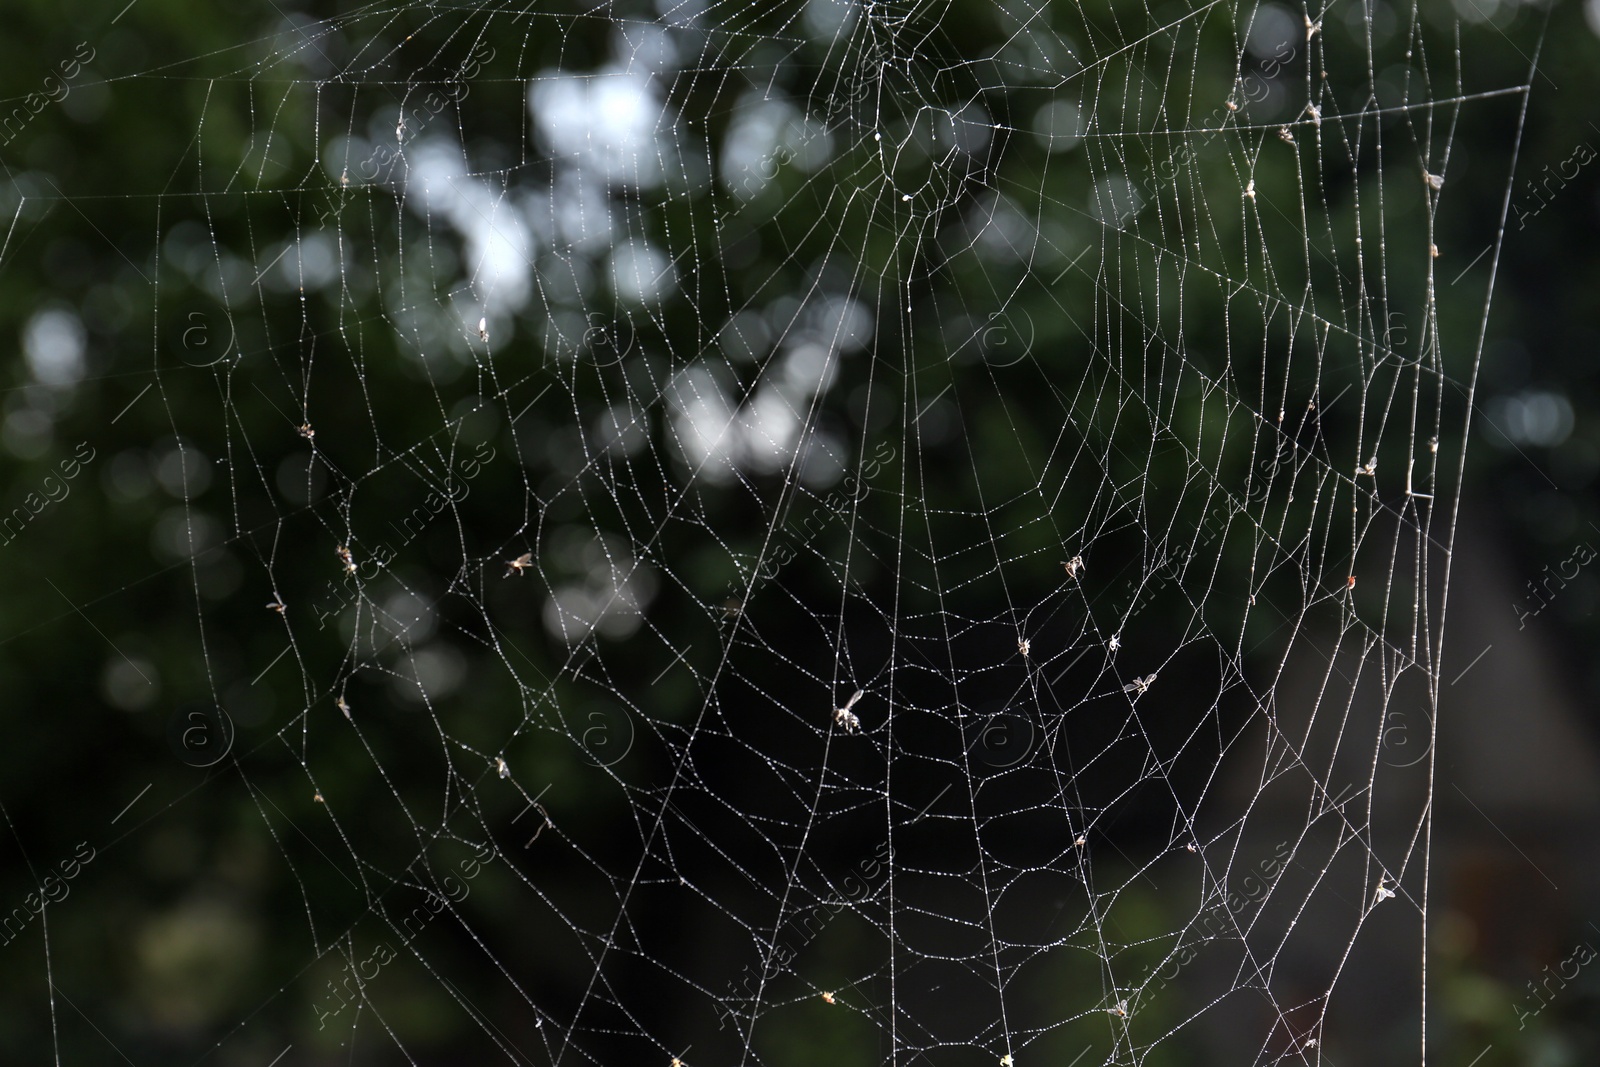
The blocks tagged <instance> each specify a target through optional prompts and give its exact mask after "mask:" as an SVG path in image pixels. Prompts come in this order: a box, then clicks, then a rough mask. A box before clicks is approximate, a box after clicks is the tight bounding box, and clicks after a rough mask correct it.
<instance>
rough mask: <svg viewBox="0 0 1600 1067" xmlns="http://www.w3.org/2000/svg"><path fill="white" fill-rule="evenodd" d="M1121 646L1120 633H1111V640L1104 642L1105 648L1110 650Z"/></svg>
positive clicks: (1113, 650)
mask: <svg viewBox="0 0 1600 1067" xmlns="http://www.w3.org/2000/svg"><path fill="white" fill-rule="evenodd" d="M1121 647H1122V635H1121V634H1112V635H1111V640H1109V641H1107V642H1106V648H1107V649H1109V650H1110V651H1112V652H1115V651H1116V650H1117V649H1119V648H1121Z"/></svg>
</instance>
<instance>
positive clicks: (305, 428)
mask: <svg viewBox="0 0 1600 1067" xmlns="http://www.w3.org/2000/svg"><path fill="white" fill-rule="evenodd" d="M296 432H297V433H299V435H300V436H301V437H304V438H305V439H306V440H307V441H309V440H311V439H312V438H313V437H315V436H317V431H315V430H313V429H312V428H311V424H310V423H309V422H302V423H301V424H300V425H299V426H298V427H297V428H296Z"/></svg>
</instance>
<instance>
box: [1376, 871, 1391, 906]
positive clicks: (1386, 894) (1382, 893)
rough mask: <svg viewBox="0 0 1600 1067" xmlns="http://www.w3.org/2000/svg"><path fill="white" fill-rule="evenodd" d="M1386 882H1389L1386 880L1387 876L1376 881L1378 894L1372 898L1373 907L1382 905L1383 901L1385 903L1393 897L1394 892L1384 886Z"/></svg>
mask: <svg viewBox="0 0 1600 1067" xmlns="http://www.w3.org/2000/svg"><path fill="white" fill-rule="evenodd" d="M1388 881H1389V878H1388V876H1387V875H1385V876H1384V877H1382V878H1379V879H1378V892H1377V893H1376V894H1375V896H1374V898H1373V901H1372V903H1373V905H1374V906H1377V905H1379V904H1382V903H1383V902H1384V901H1386V900H1388V899H1389V898H1390V897H1392V896H1394V890H1393V889H1390V888H1389V886H1388V885H1387V884H1386V883H1387V882H1388Z"/></svg>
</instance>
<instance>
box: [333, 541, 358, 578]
mask: <svg viewBox="0 0 1600 1067" xmlns="http://www.w3.org/2000/svg"><path fill="white" fill-rule="evenodd" d="M335 552H336V554H337V555H338V557H339V562H340V563H343V564H344V572H345V573H346V574H354V573H355V572H356V561H355V558H354V557H353V556H351V555H350V550H349V549H348V548H346V547H345V546H344V545H340V546H339V547H338V549H336V550H335Z"/></svg>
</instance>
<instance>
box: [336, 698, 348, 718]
mask: <svg viewBox="0 0 1600 1067" xmlns="http://www.w3.org/2000/svg"><path fill="white" fill-rule="evenodd" d="M333 703H334V706H335V707H337V708H338V709H339V710H340V711H342V712H344V717H345V718H347V719H348V718H349V717H350V705H349V704H346V703H345V702H344V697H340V698H339V699H338V700H335V701H334V702H333Z"/></svg>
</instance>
